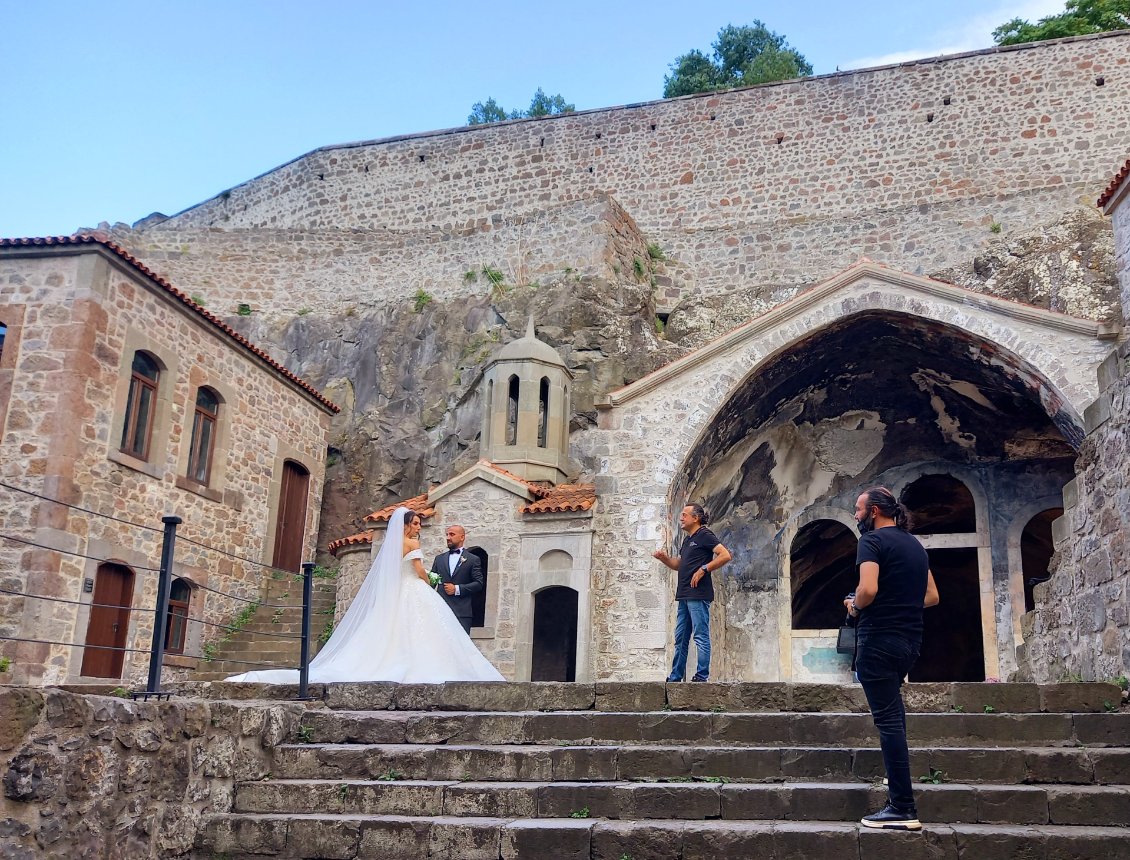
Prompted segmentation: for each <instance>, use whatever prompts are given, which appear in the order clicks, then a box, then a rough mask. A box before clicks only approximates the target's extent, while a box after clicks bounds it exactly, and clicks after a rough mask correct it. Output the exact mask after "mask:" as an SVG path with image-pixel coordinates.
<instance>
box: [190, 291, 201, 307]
mask: <svg viewBox="0 0 1130 860" xmlns="http://www.w3.org/2000/svg"><path fill="white" fill-rule="evenodd" d="M189 299H191V300H192V301H193V303H195V304H198V305H200V307H204V296H202V295H200V293H193V294H192V295H191V296H189Z"/></svg>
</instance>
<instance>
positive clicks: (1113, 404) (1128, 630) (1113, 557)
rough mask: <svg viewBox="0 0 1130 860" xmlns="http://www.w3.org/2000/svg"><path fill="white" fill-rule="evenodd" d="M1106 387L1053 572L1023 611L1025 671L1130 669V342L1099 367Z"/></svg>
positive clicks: (1059, 523) (1057, 673)
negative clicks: (1129, 459)
mask: <svg viewBox="0 0 1130 860" xmlns="http://www.w3.org/2000/svg"><path fill="white" fill-rule="evenodd" d="M1098 377H1099V383H1100V386H1101V387H1102V393H1101V394H1100V395H1099V397H1098V399H1097V400H1096V401H1095V403H1094V405H1093V406H1091V407H1090V408H1089V409H1088V410H1087V416H1086V417H1087V428H1088V434H1087V438H1086V440H1085V441H1084V442H1083V447H1082V450H1081V451H1080V452H1079V459H1078V461H1077V462H1076V465H1075V471H1076V475H1075V479H1074V480H1073V481H1071V482H1070V483H1069V484H1068V485H1067V486H1066V487H1064V490H1063V502H1064V511H1063V516H1062V517H1060V518H1059V519H1058V520H1056V521H1055V522H1054V523H1053V524H1052V534H1053V537H1054V539H1055V546H1056V555H1055V556H1054V557H1053V559H1052V565H1051V567H1050V573H1051V578H1050V579H1049V580H1048V581H1047V582H1046V583H1043V584H1042V585H1037V586H1036V589H1035V601H1036V608H1035V610H1034V611H1032V612H1029V613H1028V614H1027V615H1025V616H1024V618H1023V619H1022V631H1023V635H1024V644H1023V645H1022V646H1021V647H1020V649H1019V652H1018V660H1017V662H1018V663H1019V677H1021V678H1024V679H1032V680H1036V681H1050V680H1060V679H1068V678H1072V677H1081V678H1083V679H1084V680H1092V679H1102V680H1110V679H1112V678H1116V677H1118V676H1119V675H1125V674H1128V673H1130V594H1128V590H1130V530H1128V529H1127V526H1126V517H1127V512H1128V511H1130V469H1128V468H1127V465H1126V463H1127V456H1128V449H1127V436H1128V432H1130V344H1126V343H1124V344H1122V345H1121V346H1120V348H1119V350H1118V352H1117V353H1116V354H1115V355H1112V356H1111V357H1110V358H1109V359H1108V360H1107V361H1105V362H1104V363H1103V364H1102V366H1101V367H1100V368H1099V373H1098Z"/></svg>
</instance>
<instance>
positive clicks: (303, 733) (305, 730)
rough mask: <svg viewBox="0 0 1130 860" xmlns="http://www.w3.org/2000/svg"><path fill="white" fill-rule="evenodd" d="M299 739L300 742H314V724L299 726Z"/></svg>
mask: <svg viewBox="0 0 1130 860" xmlns="http://www.w3.org/2000/svg"><path fill="white" fill-rule="evenodd" d="M298 740H299V742H300V743H304V744H309V743H313V742H314V727H313V726H299V727H298Z"/></svg>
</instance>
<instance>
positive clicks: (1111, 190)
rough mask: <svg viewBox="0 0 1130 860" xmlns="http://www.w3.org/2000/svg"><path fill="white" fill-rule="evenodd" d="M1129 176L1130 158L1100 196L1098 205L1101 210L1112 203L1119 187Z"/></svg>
mask: <svg viewBox="0 0 1130 860" xmlns="http://www.w3.org/2000/svg"><path fill="white" fill-rule="evenodd" d="M1127 176H1130V158H1128V159H1126V163H1125V164H1124V165H1122V169H1121V170H1120V171H1118V173H1116V174H1115V175H1114V179H1112V180H1110V184H1109V185H1107V187H1106V190H1105V191H1103V193H1102V194H1101V195H1100V196H1099V199H1098V202H1097V203H1096V205H1097V206H1098V207H1099V208H1100V209H1102V208H1103V207H1104V206H1106V204H1107V203H1109V202H1110V198H1112V197H1113V196H1114V194H1115V192H1116V191H1118V189H1119V186H1121V185H1122V183H1123V181H1125V179H1126V177H1127Z"/></svg>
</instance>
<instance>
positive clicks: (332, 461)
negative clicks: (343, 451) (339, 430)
mask: <svg viewBox="0 0 1130 860" xmlns="http://www.w3.org/2000/svg"><path fill="white" fill-rule="evenodd" d="M340 462H341V455H340V454H329V455H328V456H327V457H326V468H327V469H332V468H333V467H334V466H336V465H337V464H338V463H340Z"/></svg>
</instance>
